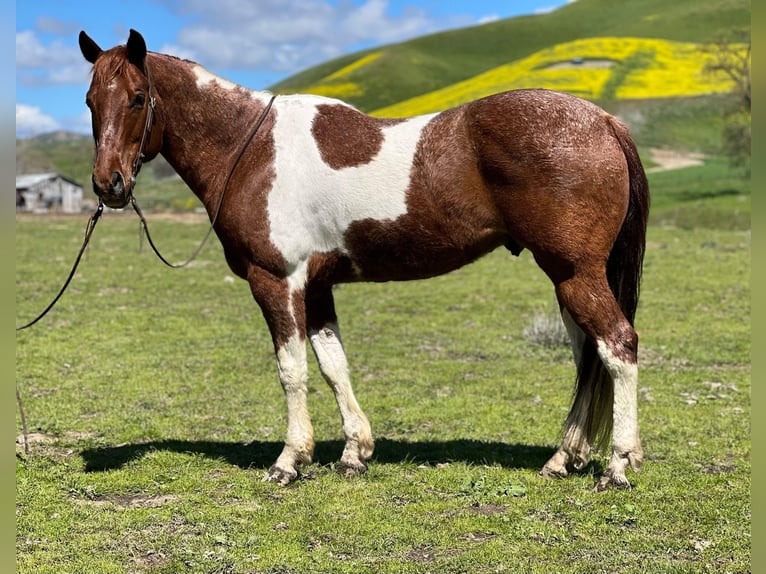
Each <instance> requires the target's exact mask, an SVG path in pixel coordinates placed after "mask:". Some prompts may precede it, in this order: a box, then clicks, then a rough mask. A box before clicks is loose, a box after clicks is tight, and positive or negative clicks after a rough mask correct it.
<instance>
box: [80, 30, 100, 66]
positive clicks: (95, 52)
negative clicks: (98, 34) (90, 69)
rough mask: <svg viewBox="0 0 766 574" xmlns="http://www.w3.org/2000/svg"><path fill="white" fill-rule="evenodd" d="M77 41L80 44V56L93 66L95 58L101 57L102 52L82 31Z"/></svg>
mask: <svg viewBox="0 0 766 574" xmlns="http://www.w3.org/2000/svg"><path fill="white" fill-rule="evenodd" d="M78 40H79V42H80V51H81V52H82V55H83V56H85V59H86V60H87V61H88V62H90V63H91V64H95V63H96V58H98V57H99V56H100V55H101V52H103V50H102V49H101V48H100V47H99V45H98V44H96V43H95V42H94V41H93V40H92V39H91V37H90V36H88V35H87V34H86V33H85V31H84V30H83V31H81V32H80V37H79V38H78Z"/></svg>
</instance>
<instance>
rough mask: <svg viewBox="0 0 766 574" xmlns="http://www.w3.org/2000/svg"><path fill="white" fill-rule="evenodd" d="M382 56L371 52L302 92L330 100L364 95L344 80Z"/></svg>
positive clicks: (361, 90) (351, 83) (359, 89)
mask: <svg viewBox="0 0 766 574" xmlns="http://www.w3.org/2000/svg"><path fill="white" fill-rule="evenodd" d="M382 55H383V52H373V53H371V54H367V55H366V56H363V57H361V58H359V59H358V60H354V61H353V62H351V63H350V64H349V65H348V66H344V67H342V68H340V69H339V70H336V71H335V72H333V73H332V74H330V75H329V76H325V77H324V78H322V80H320V82H319V83H317V84H314V85H313V86H309V87H308V88H306V89H305V90H304V91H305V92H307V93H310V94H316V95H318V96H327V97H330V98H340V99H344V98H350V97H353V96H361V95H362V94H364V89H362V86H360V85H359V84H356V83H354V82H349V81H343V80H345V79H346V78H347V77H348V76H349V75H350V74H352V73H354V72H355V71H357V70H359V69H360V68H363V67H364V66H366V65H368V64H371V63H372V62H374V61H375V60H377V59H378V58H380V57H381V56H382Z"/></svg>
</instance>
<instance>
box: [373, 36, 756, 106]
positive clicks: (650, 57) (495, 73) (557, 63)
mask: <svg viewBox="0 0 766 574" xmlns="http://www.w3.org/2000/svg"><path fill="white" fill-rule="evenodd" d="M743 50H744V46H743ZM709 57H710V56H709V55H708V54H706V53H705V52H704V51H703V50H702V45H700V44H694V43H686V42H673V41H668V40H657V39H647V38H625V37H622V38H613V37H601V38H586V39H580V40H575V41H572V42H566V43H562V44H557V45H555V46H553V47H551V48H547V49H544V50H540V51H539V52H536V53H534V54H532V55H531V56H529V57H526V58H523V59H521V60H518V61H515V62H511V63H508V64H506V65H502V66H498V67H496V68H493V69H491V70H489V71H487V72H484V73H482V74H479V75H477V76H474V77H472V78H469V79H467V80H465V81H462V82H458V83H456V84H453V85H451V86H447V87H445V88H442V89H440V90H436V91H433V92H429V93H427V94H423V95H421V96H418V97H415V98H411V99H408V100H404V101H402V102H399V103H397V104H394V105H391V106H387V107H385V108H380V109H378V110H376V111H374V112H373V115H377V116H382V117H383V116H386V117H404V116H411V115H417V114H425V113H430V112H434V111H439V110H443V109H446V108H448V107H452V106H456V105H459V104H462V103H464V102H467V101H470V100H473V99H476V98H480V97H483V96H487V95H490V94H493V93H497V92H501V91H504V90H511V89H518V88H548V89H555V90H561V91H565V92H570V93H572V94H575V95H578V96H581V97H583V98H586V99H590V100H599V99H600V100H615V99H647V98H667V97H676V96H698V95H703V94H713V93H725V92H729V91H731V90H732V88H733V87H734V86H733V84H732V82H731V80H729V79H728V78H725V77H716V76H713V75H711V74H709V73H707V72H705V70H704V68H705V64H706V63H707V61H708V58H709Z"/></svg>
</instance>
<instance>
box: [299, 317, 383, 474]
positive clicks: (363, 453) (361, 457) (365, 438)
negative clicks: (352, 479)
mask: <svg viewBox="0 0 766 574" xmlns="http://www.w3.org/2000/svg"><path fill="white" fill-rule="evenodd" d="M309 339H310V341H311V346H312V348H313V349H314V353H315V354H316V357H317V362H318V363H319V369H320V370H321V371H322V375H324V378H325V380H326V381H327V383H328V384H329V385H330V388H332V390H333V392H334V393H335V400H336V401H337V402H338V409H339V410H340V415H341V419H342V420H343V434H344V435H345V437H346V447H345V449H344V450H343V455H342V456H341V459H340V463H341V470H342V472H344V474H346V475H355V474H358V473H360V472H364V470H366V468H367V465H366V461H367V460H368V459H369V458H370V457H371V456H372V450H373V441H372V433H371V430H370V423H369V421H368V420H367V417H366V416H365V414H364V412H362V409H361V408H360V407H359V404H358V403H357V401H356V397H355V396H354V391H353V389H352V387H351V378H350V376H349V369H348V361H347V359H346V353H345V352H344V350H343V343H342V341H341V339H340V331H339V330H338V325H337V324H335V323H330V324H327V325H325V326H324V327H323V328H322V329H319V330H314V331H311V332H309Z"/></svg>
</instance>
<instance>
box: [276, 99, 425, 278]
mask: <svg viewBox="0 0 766 574" xmlns="http://www.w3.org/2000/svg"><path fill="white" fill-rule="evenodd" d="M322 103H333V104H336V105H337V104H342V102H339V101H338V100H332V99H329V98H321V97H315V96H295V97H282V98H278V99H277V100H276V102H275V103H274V107H275V108H276V110H277V114H276V123H275V127H274V140H275V145H276V159H275V168H276V169H275V171H276V178H275V181H274V184H273V188H272V190H271V193H270V194H269V205H268V212H269V225H270V232H271V241H272V242H273V244H274V245H275V246H276V247H277V249H279V251H280V252H281V253H282V255H283V256H284V258H285V260H286V261H287V262H288V264H293V265H294V264H295V263H296V262H298V261H301V260H303V259H305V258H307V257H308V256H309V255H310V254H311V253H314V252H330V251H333V250H336V249H339V250H341V251H344V250H345V249H344V245H343V236H344V234H345V232H346V230H347V229H348V227H349V226H350V225H351V224H352V223H353V222H354V221H359V220H362V219H375V220H394V219H396V218H398V217H400V216H401V215H404V214H405V213H406V212H407V204H406V193H407V189H408V187H409V185H410V172H411V169H412V161H413V158H414V156H415V150H416V149H417V145H418V141H419V140H420V135H421V133H422V131H423V128H424V126H425V125H426V124H427V123H428V122H429V121H430V120H431V119H432V118H433V115H429V116H419V117H416V118H412V119H409V120H406V121H404V122H401V123H398V124H395V125H392V126H387V127H385V128H383V130H382V132H383V143H382V145H381V148H380V151H379V152H378V154H377V155H376V156H375V157H374V158H373V159H372V161H370V162H369V163H368V164H365V165H361V166H351V167H344V168H341V169H333V168H331V167H330V166H328V165H327V164H326V163H325V162H324V161H323V160H322V157H321V154H320V151H319V148H318V147H317V144H316V141H315V140H314V136H313V134H312V133H311V125H312V122H313V120H314V117H315V115H316V114H317V106H318V105H319V104H322Z"/></svg>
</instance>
